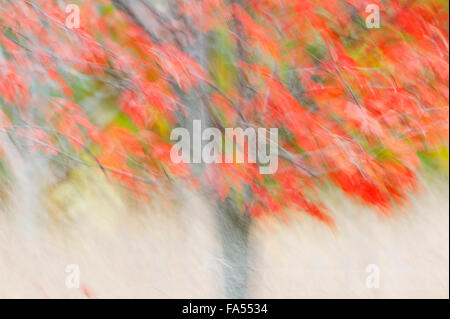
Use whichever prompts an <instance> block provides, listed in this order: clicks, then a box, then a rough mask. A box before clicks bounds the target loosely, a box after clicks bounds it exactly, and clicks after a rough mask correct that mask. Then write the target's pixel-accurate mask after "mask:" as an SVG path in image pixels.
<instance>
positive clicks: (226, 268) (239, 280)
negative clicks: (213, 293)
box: [216, 198, 250, 298]
mask: <svg viewBox="0 0 450 319" xmlns="http://www.w3.org/2000/svg"><path fill="white" fill-rule="evenodd" d="M216 222H217V228H218V232H219V235H220V242H221V246H222V250H223V263H222V264H223V275H224V288H225V297H226V298H246V297H247V286H248V270H249V260H248V237H249V228H250V217H249V215H248V214H247V213H242V212H240V211H239V210H238V209H237V207H236V205H235V204H234V203H233V201H232V200H230V199H229V198H226V199H225V201H221V200H219V201H218V202H217V206H216Z"/></svg>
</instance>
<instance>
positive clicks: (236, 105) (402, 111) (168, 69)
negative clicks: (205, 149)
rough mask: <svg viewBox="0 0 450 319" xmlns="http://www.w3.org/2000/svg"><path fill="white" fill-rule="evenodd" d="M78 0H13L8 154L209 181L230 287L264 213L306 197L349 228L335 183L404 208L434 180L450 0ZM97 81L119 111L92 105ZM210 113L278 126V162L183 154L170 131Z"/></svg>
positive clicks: (0, 40) (232, 290) (148, 187)
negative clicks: (429, 166)
mask: <svg viewBox="0 0 450 319" xmlns="http://www.w3.org/2000/svg"><path fill="white" fill-rule="evenodd" d="M74 3H76V4H77V5H79V8H80V28H72V27H73V24H70V28H69V27H68V26H67V25H66V24H65V21H66V19H67V16H68V13H66V11H65V7H64V2H62V1H57V0H54V1H38V0H36V1H32V0H23V1H2V2H1V11H0V12H1V14H0V23H1V24H0V28H1V32H0V74H1V78H2V81H1V82H0V125H1V126H0V132H1V133H2V135H1V136H2V139H0V157H1V156H2V155H1V154H4V152H3V153H2V148H5V147H7V146H6V144H8V143H10V141H14V143H15V145H21V147H22V148H25V149H26V150H27V151H28V152H36V151H37V152H45V153H46V154H47V155H48V156H49V157H51V158H64V157H65V158H68V159H70V160H71V161H74V162H75V163H77V164H78V165H90V166H95V167H98V169H101V170H102V171H103V172H104V173H105V174H106V175H107V176H111V177H113V178H114V179H115V180H117V181H119V182H120V184H121V185H122V186H124V187H126V188H127V189H129V190H130V191H131V192H132V193H134V194H135V195H136V196H139V197H144V198H146V197H148V194H149V192H152V191H156V190H157V188H158V187H160V185H161V184H167V185H168V187H170V185H172V184H173V183H174V182H175V181H179V180H181V181H183V183H184V184H185V185H187V187H194V188H196V189H199V190H200V191H201V192H203V193H205V194H206V195H207V197H208V198H209V199H210V200H211V202H212V204H213V205H214V206H215V207H216V210H217V221H218V229H219V231H220V233H221V235H222V242H223V247H224V256H225V258H226V259H227V260H226V262H227V264H228V267H225V268H224V269H225V275H226V281H227V284H226V285H227V286H226V289H227V296H230V297H244V296H245V288H246V278H247V256H246V252H247V248H246V246H247V240H248V229H249V228H248V227H249V225H250V222H251V220H252V218H254V217H259V216H262V215H264V214H279V215H282V214H283V212H284V211H285V209H286V208H294V209H296V210H299V211H302V212H305V213H307V214H310V215H312V216H313V217H315V218H317V219H319V220H320V221H322V222H324V223H325V224H327V225H329V226H330V227H333V220H332V219H331V218H330V217H329V216H328V215H327V208H326V207H325V205H324V204H323V203H321V202H320V200H319V199H318V197H317V195H316V190H317V189H318V188H320V187H322V186H323V185H325V184H331V185H334V186H336V187H338V188H340V189H341V190H342V191H343V192H344V193H345V194H346V195H348V196H349V197H350V198H352V199H354V200H357V201H359V202H362V203H364V204H366V205H369V206H371V207H374V208H375V209H376V210H377V211H379V212H380V213H386V214H387V213H389V212H391V211H392V208H393V207H394V206H395V205H398V204H402V203H404V202H405V201H407V198H408V192H410V191H412V190H415V189H416V188H417V186H418V181H419V179H418V174H420V170H421V166H422V164H421V163H422V162H421V159H424V158H432V156H433V155H432V154H434V152H435V151H436V150H444V152H445V150H447V149H448V79H449V76H448V41H447V39H448V4H447V3H446V2H445V1H440V0H428V1H413V0H411V1H409V0H395V1H390V2H386V1H372V2H371V4H372V5H376V6H378V7H379V8H380V12H381V18H380V24H381V26H380V28H379V29H377V28H370V29H369V28H367V26H366V24H365V20H366V15H367V13H366V1H362V0H329V1H314V0H248V1H240V0H185V1H176V0H169V1H146V0H133V1H127V0H112V1H110V0H98V1H92V0H83V1H74ZM71 14H72V13H71ZM98 92H108V95H107V96H108V99H109V100H108V101H107V103H106V102H105V103H103V104H102V105H104V104H107V105H108V108H109V109H114V110H116V112H117V115H116V116H115V117H113V119H105V118H104V117H98V116H97V115H98V114H100V113H102V112H104V111H105V107H104V106H102V107H100V106H93V105H89V106H88V105H83V99H84V98H85V97H86V96H89V95H94V94H96V93H98ZM109 109H108V110H109ZM194 119H200V120H202V123H204V124H205V126H206V125H208V126H211V127H216V128H219V129H220V130H222V132H223V131H224V129H225V128H227V127H242V128H255V127H259V128H278V129H279V139H278V141H277V144H278V146H277V149H278V154H279V157H280V162H279V168H278V170H277V171H276V172H275V173H274V174H271V175H264V174H261V173H260V170H259V166H260V164H258V163H248V162H246V163H228V164H192V165H188V164H185V163H174V162H172V161H171V159H170V150H171V149H172V144H173V141H171V140H170V132H171V129H173V128H175V127H179V126H182V127H187V128H189V129H192V123H193V120H194ZM228 142H230V141H228ZM238 146H239V145H238ZM240 146H241V147H240V151H241V152H244V153H246V152H248V150H247V149H245V147H242V145H240ZM430 154H431V155H430ZM236 247H241V248H243V250H242V251H244V253H243V254H236ZM230 270H231V272H230Z"/></svg>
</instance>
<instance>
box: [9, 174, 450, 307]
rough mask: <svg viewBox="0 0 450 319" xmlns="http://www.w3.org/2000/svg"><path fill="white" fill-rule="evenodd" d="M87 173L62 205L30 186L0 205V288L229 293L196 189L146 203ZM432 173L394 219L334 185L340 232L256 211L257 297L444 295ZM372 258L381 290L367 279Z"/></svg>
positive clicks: (76, 294) (444, 188) (253, 293)
mask: <svg viewBox="0 0 450 319" xmlns="http://www.w3.org/2000/svg"><path fill="white" fill-rule="evenodd" d="M77 183H80V182H79V181H78V182H77ZM84 183H86V184H84V185H79V184H78V186H77V187H73V186H70V185H71V184H68V185H66V186H64V185H63V187H62V189H63V191H61V190H60V191H59V192H60V193H58V194H56V195H55V194H53V195H48V196H56V197H58V200H60V201H62V202H64V205H65V206H67V207H68V210H67V211H66V212H65V213H63V212H60V211H58V208H55V207H53V209H51V208H49V207H48V206H46V205H44V204H42V203H41V202H40V201H39V200H36V198H34V199H35V201H34V202H33V201H30V198H31V197H33V196H37V195H36V194H37V193H33V192H31V193H30V192H27V193H26V196H25V197H20V196H22V195H20V194H22V193H20V192H19V193H20V194H19V195H17V194H16V195H14V196H17V197H18V198H16V200H15V201H14V203H13V205H12V206H11V207H9V208H6V207H5V205H3V207H2V206H1V205H0V298H19V297H26V298H33V297H37V298H61V297H62V298H86V296H87V295H88V296H91V297H94V298H115V297H124V298H132V297H139V298H222V297H223V289H222V281H221V280H222V278H221V267H222V264H221V260H222V259H221V248H220V245H219V243H218V240H217V238H218V237H217V234H216V232H215V228H214V218H213V215H212V214H211V212H210V210H209V209H208V208H207V206H206V205H205V204H204V203H202V201H201V200H200V199H199V198H198V197H196V196H193V195H185V196H186V198H185V199H184V200H183V201H182V202H183V205H182V206H180V207H178V209H174V208H173V207H168V206H167V205H166V206H164V204H157V203H155V205H154V207H152V208H149V209H148V211H147V212H141V211H137V210H136V209H134V208H133V207H132V206H131V205H127V204H125V203H124V202H123V201H121V200H119V199H118V198H119V197H118V196H117V194H115V193H114V192H113V191H111V190H108V191H106V190H105V191H103V190H99V189H98V187H97V186H95V187H93V186H92V185H91V184H89V183H91V182H89V181H88V182H86V181H84ZM432 184H433V186H432V187H428V188H427V189H425V190H424V191H423V193H422V195H420V196H417V197H416V199H414V200H413V204H412V205H411V207H410V208H408V209H406V212H404V213H399V214H398V215H397V216H395V217H391V218H383V217H380V216H378V215H377V214H376V213H374V212H372V211H365V210H364V209H362V208H358V206H356V205H354V204H350V203H349V202H348V201H345V200H342V198H340V196H339V195H334V198H329V199H328V200H329V201H330V202H331V203H333V207H334V212H333V214H334V216H335V218H336V224H337V229H336V231H332V230H330V229H329V228H327V227H326V226H324V225H323V224H321V223H319V222H316V221H314V220H312V219H311V218H310V217H308V216H306V215H304V214H301V213H297V214H295V216H297V217H294V218H292V219H291V220H290V221H289V223H287V224H283V223H279V222H277V221H275V220H272V219H265V220H260V221H258V222H256V223H255V224H254V225H253V226H252V229H251V240H250V246H251V255H250V258H251V262H252V269H251V271H250V283H249V297H250V298H283V297H285V298H314V297H324V298H333V297H338V298H340V297H343V298H345V297H352V298H353V297H355V298H365V297H369V298H382V297H387V298H392V297H401V298H410V297H425V298H430V297H438V298H448V297H449V286H448V285H449V255H448V254H449V215H448V205H449V203H448V198H449V191H448V182H434V183H432ZM64 187H66V188H64ZM61 193H62V194H61ZM41 197H42V196H41ZM30 203H31V204H30ZM65 214H67V215H65ZM49 216H52V217H49ZM64 216H70V218H66V217H64ZM68 264H77V265H78V266H79V267H80V278H81V287H80V289H76V288H74V289H69V288H67V287H66V284H65V282H66V277H67V276H68V275H70V274H69V273H66V272H65V268H66V266H67V265H68ZM369 264H375V265H377V267H379V270H380V287H379V288H378V289H376V288H373V289H370V288H368V287H366V278H367V276H369V275H370V274H369V273H367V272H366V267H367V266H368V265H369ZM83 290H84V292H83Z"/></svg>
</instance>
